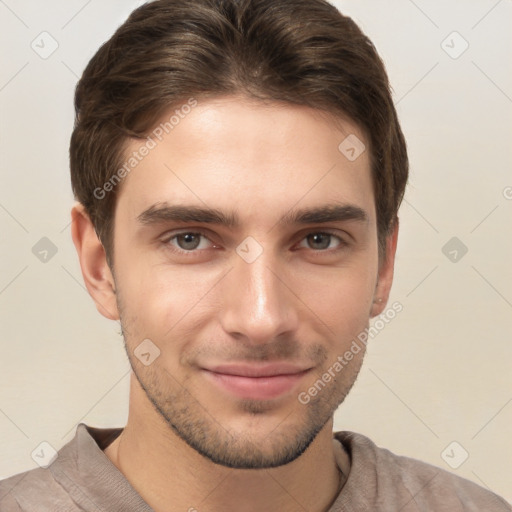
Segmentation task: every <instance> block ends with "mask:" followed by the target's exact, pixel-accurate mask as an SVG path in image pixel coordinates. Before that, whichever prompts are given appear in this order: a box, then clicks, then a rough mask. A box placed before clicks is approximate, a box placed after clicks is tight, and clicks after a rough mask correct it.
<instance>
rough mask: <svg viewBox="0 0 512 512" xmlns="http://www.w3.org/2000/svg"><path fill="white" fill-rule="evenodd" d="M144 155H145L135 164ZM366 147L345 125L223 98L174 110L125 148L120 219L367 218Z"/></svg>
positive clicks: (305, 112) (286, 107)
mask: <svg viewBox="0 0 512 512" xmlns="http://www.w3.org/2000/svg"><path fill="white" fill-rule="evenodd" d="M188 103H189V104H192V103H190V102H188ZM143 145H145V146H147V147H150V148H151V149H149V150H146V151H143V152H144V156H142V157H141V155H140V153H141V151H140V149H141V146H143ZM366 145H367V144H366V141H365V138H364V135H363V133H362V131H361V130H360V129H359V128H358V127H357V126H356V125H355V124H354V123H352V122H351V121H350V120H347V119H340V118H337V120H336V121H334V120H333V118H332V117H330V116H328V115H327V114H326V113H324V112H321V111H318V110H315V109H311V108H308V107H304V106H295V105H290V104H282V103H266V104H264V103H262V102H255V101H249V100H247V99H242V98H235V97H227V98H217V99H215V100H209V101H197V102H196V103H195V106H193V107H191V108H183V109H180V107H179V106H178V107H173V109H171V110H170V111H169V112H166V113H165V115H163V116H162V118H161V121H160V122H159V124H158V125H157V126H156V127H155V129H154V130H153V131H152V132H151V133H150V134H149V138H148V139H147V140H133V141H130V143H129V144H128V146H127V149H126V153H125V157H126V159H129V158H132V159H134V158H136V159H137V161H136V162H132V163H136V165H135V166H134V167H133V169H132V170H131V171H130V172H129V173H127V175H126V177H125V178H124V180H123V182H122V186H121V189H120V190H119V195H118V201H117V209H118V211H119V213H121V212H122V211H125V212H126V213H127V216H128V217H129V218H130V219H135V218H136V217H137V215H138V214H140V212H142V211H143V210H145V209H147V208H149V207H150V206H151V205H153V204H156V203H164V202H167V203H171V204H172V203H175V204H180V203H183V204H192V203H193V204H197V205H198V206H202V207H204V206H208V207H211V208H219V209H222V208H224V207H229V209H230V210H237V211H239V212H241V215H240V216H241V217H243V214H244V212H245V214H246V215H247V216H250V217H251V218H252V219H255V218H256V217H261V218H263V217H264V216H265V214H269V215H270V214H273V213H275V212H276V211H277V210H278V209H281V211H285V210H287V209H290V208H292V207H293V206H295V205H296V204H298V203H299V202H300V205H301V206H304V207H308V206H312V205H315V206H316V205H318V204H319V203H321V202H345V203H350V204H355V205H356V206H359V207H361V208H364V209H366V210H372V208H370V206H373V187H372V182H371V173H370V167H369V155H368V151H366V150H365V146H366ZM347 149H348V153H347ZM351 150H352V151H351ZM354 153H355V156H356V158H354ZM368 213H369V217H370V218H371V217H372V212H371V211H369V212H368ZM116 215H117V213H116ZM126 220H128V218H127V219H126Z"/></svg>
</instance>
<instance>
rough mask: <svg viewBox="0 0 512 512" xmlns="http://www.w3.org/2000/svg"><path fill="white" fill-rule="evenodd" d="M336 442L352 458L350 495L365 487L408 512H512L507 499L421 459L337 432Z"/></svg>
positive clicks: (353, 435) (376, 496)
mask: <svg viewBox="0 0 512 512" xmlns="http://www.w3.org/2000/svg"><path fill="white" fill-rule="evenodd" d="M335 438H336V439H338V440H339V441H340V442H341V443H342V444H343V446H344V448H345V449H346V450H347V452H348V453H349V455H350V457H351V461H352V466H351V470H350V473H349V478H348V480H347V483H346V486H348V489H347V490H348V491H349V492H350V491H351V488H353V489H354V491H355V490H356V487H359V486H361V485H364V486H366V487H367V488H368V487H369V488H370V489H373V492H374V497H375V499H376V500H377V502H378V503H379V504H380V503H382V504H383V505H384V504H386V506H391V505H393V504H394V507H396V505H397V504H401V506H402V507H403V511H404V512H405V511H406V510H409V509H410V510H447V511H448V510H450V511H464V512H466V511H467V512H473V511H474V512H477V511H481V510H486V511H487V512H494V511H495V512H511V511H512V507H511V506H510V505H508V504H507V502H506V501H505V500H504V499H503V498H500V497H499V496H497V495H496V494H494V493H493V492H491V491H489V490H487V489H484V488H483V487H480V486H479V485H477V484H475V483H474V482H471V481H469V480H466V479H464V478H461V477H459V476H457V475H455V474H453V473H450V472H448V471H446V470H444V469H441V468H439V467H436V466H433V465H431V464H427V463H425V462H422V461H419V460H417V459H413V458H411V457H404V456H401V455H396V454H394V453H392V452H391V451H389V450H387V449H385V448H380V447H378V446H377V445H376V444H375V443H374V442H373V441H371V440H370V439H368V438H367V437H365V436H363V435H361V434H356V433H354V432H337V433H335ZM351 478H352V482H350V480H351ZM371 492H372V491H370V493H371ZM386 506H383V509H385V508H386ZM408 507H409V508H408ZM391 509H393V507H391V508H390V510H391Z"/></svg>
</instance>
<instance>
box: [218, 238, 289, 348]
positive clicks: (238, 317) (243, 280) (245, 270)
mask: <svg viewBox="0 0 512 512" xmlns="http://www.w3.org/2000/svg"><path fill="white" fill-rule="evenodd" d="M249 244H250V242H249ZM247 248H248V246H244V245H243V244H241V247H239V248H238V250H237V252H238V253H240V254H241V255H240V254H236V255H234V256H235V257H234V268H233V270H232V271H231V272H230V273H229V274H230V275H229V276H228V280H227V282H226V283H225V286H226V287H227V288H228V289H227V290H225V295H224V296H225V301H224V303H223V311H222V323H223V327H224V329H225V331H226V332H228V333H231V334H235V333H236V334H238V335H243V336H245V337H247V338H248V339H249V340H250V341H252V342H253V343H256V342H259V343H267V342H269V341H271V339H272V338H275V337H277V336H279V335H280V334H283V333H285V332H289V331H293V330H294V329H295V328H296V322H297V314H296V312H295V303H294V302H293V300H292V298H293V295H292V294H291V293H290V291H289V290H288V289H287V287H286V286H285V284H284V283H283V282H282V280H281V278H280V276H279V268H280V265H279V262H278V260H277V257H275V256H274V255H273V254H272V253H271V252H270V251H265V250H263V251H262V252H261V253H260V254H259V255H257V256H256V257H255V258H254V259H253V258H248V257H245V255H244V252H241V251H243V249H247ZM254 249H255V248H254V247H252V248H251V247H250V245H249V250H248V251H247V253H246V254H248V253H250V251H251V250H254ZM252 256H253V257H254V253H253V255H252Z"/></svg>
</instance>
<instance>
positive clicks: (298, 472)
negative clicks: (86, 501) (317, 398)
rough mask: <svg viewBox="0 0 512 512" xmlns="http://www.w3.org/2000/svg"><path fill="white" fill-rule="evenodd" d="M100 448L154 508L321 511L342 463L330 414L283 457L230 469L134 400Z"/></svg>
mask: <svg viewBox="0 0 512 512" xmlns="http://www.w3.org/2000/svg"><path fill="white" fill-rule="evenodd" d="M130 404H131V405H133V401H132V400H131V401H130ZM139 405H140V404H139ZM149 405H150V404H149ZM105 454H106V455H107V457H108V458H109V459H110V460H111V461H112V462H113V464H114V465H115V466H116V467H117V468H118V469H119V471H121V473H123V475H124V476H125V477H126V479H127V480H128V481H129V482H130V484H131V485H132V487H133V488H134V489H135V490H136V491H137V492H138V493H139V494H140V496H141V497H142V498H143V499H144V500H145V501H146V503H147V504H148V505H149V506H150V507H151V508H152V509H153V510H154V511H155V512H175V511H176V512H177V511H184V510H187V511H190V512H194V511H197V512H202V511H203V510H208V511H209V512H224V511H225V510H237V511H239V512H256V511H260V510H266V511H279V512H292V511H296V510H308V511H311V512H326V511H328V510H329V508H330V507H331V505H332V503H333V502H334V501H335V499H336V498H337V496H338V494H339V492H340V490H341V487H342V485H343V484H344V482H345V477H344V476H343V474H344V475H348V470H349V459H348V456H347V454H346V453H345V451H344V450H343V448H342V446H341V444H340V443H339V442H338V441H335V440H334V439H333V435H332V419H331V420H329V421H328V422H327V423H326V425H325V426H324V428H323V429H322V430H321V431H320V432H319V434H318V435H317V436H316V438H315V439H314V441H313V442H312V443H311V445H310V446H309V447H308V449H307V450H306V451H305V452H304V453H303V454H302V455H301V456H300V457H298V458H297V459H295V460H294V461H292V462H290V463H289V464H286V465H285V466H280V467H277V468H270V469H233V468H228V467H224V466H220V465H218V464H214V463H213V462H211V461H210V460H208V459H206V458H205V457H203V456H202V455H200V454H199V453H197V452H196V451H195V450H193V449H192V448H191V447H190V446H188V444H186V443H185V442H184V441H183V440H182V439H181V438H180V437H178V436H177V435H176V434H175V432H174V431H173V430H172V428H171V427H169V425H168V424H167V423H166V422H165V420H163V418H161V417H160V416H159V415H158V413H157V412H156V411H155V410H154V409H153V408H152V407H148V408H147V409H146V410H145V409H144V408H141V407H140V406H139V407H130V414H129V418H128V422H127V425H126V428H125V429H124V430H123V432H122V433H121V434H120V435H119V437H118V438H117V439H116V440H115V441H114V442H113V443H112V444H111V445H109V446H108V447H107V448H106V449H105ZM338 464H340V465H341V469H342V472H343V473H341V472H340V470H339V467H338Z"/></svg>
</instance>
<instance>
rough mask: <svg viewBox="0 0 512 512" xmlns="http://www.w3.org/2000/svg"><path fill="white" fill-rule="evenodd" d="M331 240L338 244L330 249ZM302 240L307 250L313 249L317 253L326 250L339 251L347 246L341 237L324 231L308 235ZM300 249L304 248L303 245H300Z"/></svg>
mask: <svg viewBox="0 0 512 512" xmlns="http://www.w3.org/2000/svg"><path fill="white" fill-rule="evenodd" d="M333 239H336V240H337V242H338V243H337V245H335V246H334V247H330V245H331V242H332V241H333ZM303 240H304V242H305V243H306V244H308V245H307V246H306V247H307V248H311V249H315V250H318V251H325V250H326V249H340V248H342V247H343V246H345V245H347V244H346V242H345V241H344V240H343V239H342V238H341V237H339V236H337V235H335V234H333V233H328V232H325V231H317V232H314V233H309V234H308V235H307V236H306V237H305V238H304V239H303ZM300 247H304V245H302V244H301V245H300Z"/></svg>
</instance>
